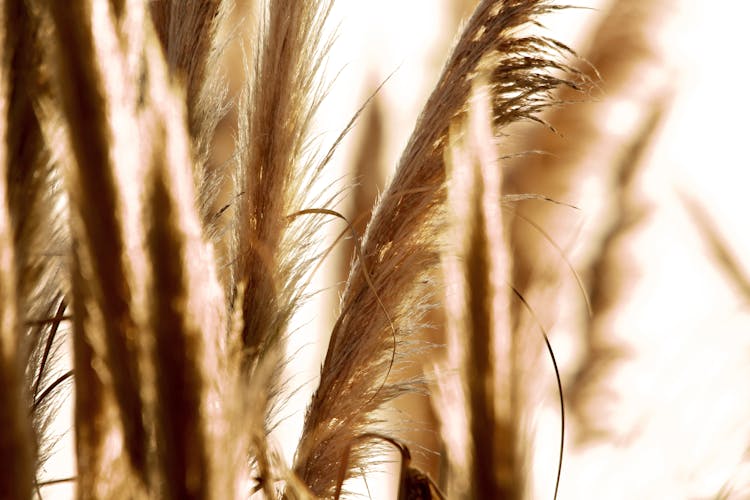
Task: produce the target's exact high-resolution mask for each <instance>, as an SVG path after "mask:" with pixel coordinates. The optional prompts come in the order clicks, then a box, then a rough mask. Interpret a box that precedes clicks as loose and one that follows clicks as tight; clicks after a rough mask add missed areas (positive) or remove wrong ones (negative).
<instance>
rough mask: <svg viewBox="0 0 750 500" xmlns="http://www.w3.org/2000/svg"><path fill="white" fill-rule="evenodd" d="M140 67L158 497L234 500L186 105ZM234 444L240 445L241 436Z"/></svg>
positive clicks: (209, 256)
mask: <svg viewBox="0 0 750 500" xmlns="http://www.w3.org/2000/svg"><path fill="white" fill-rule="evenodd" d="M146 61H147V63H148V68H149V71H148V74H149V81H148V84H149V85H148V87H147V88H148V93H147V95H146V102H147V103H148V105H149V108H148V109H149V111H148V112H146V113H144V117H143V123H144V126H145V128H146V130H148V132H146V133H145V134H144V137H148V138H149V143H148V144H149V147H150V149H151V168H150V171H149V175H148V177H147V178H148V183H147V185H148V186H149V188H148V189H147V193H146V199H147V201H146V206H145V212H146V214H148V216H147V217H146V219H147V220H149V221H151V224H150V227H149V228H148V234H147V238H146V247H147V257H148V260H149V264H150V269H151V272H150V276H151V279H150V281H149V283H148V285H147V287H148V291H147V296H148V305H149V306H148V308H149V314H148V323H149V328H148V331H149V332H150V339H151V353H152V362H153V369H154V377H155V378H154V384H155V387H154V394H155V397H154V399H153V406H154V420H155V422H154V425H155V433H156V456H157V460H158V463H159V476H160V480H159V484H160V485H161V489H160V496H161V497H164V498H206V497H217V498H221V497H226V496H230V492H231V491H232V488H233V487H234V485H235V483H236V481H237V479H238V478H237V475H236V473H237V471H238V470H242V467H241V466H238V464H235V463H233V461H232V459H235V460H237V461H240V460H241V457H240V456H237V455H235V454H233V453H232V449H233V447H232V446H231V445H230V446H227V444H228V443H229V441H228V440H229V438H228V437H226V436H222V432H223V429H222V428H226V426H227V423H228V414H227V412H225V411H223V409H221V408H219V409H217V408H213V409H212V408H211V406H212V404H213V405H215V402H216V401H220V400H222V399H224V398H231V397H233V396H234V395H235V394H234V390H236V388H235V387H234V386H233V384H232V381H233V379H232V378H231V376H230V377H227V379H226V380H216V379H212V378H213V377H217V376H218V375H219V374H223V375H230V374H228V373H227V372H226V370H223V369H222V368H224V367H223V366H220V365H221V363H220V361H219V358H220V352H222V351H223V352H226V351H224V350H223V346H225V344H226V342H225V335H226V333H227V318H226V314H227V310H226V300H225V297H224V293H223V290H222V288H221V286H220V285H219V282H218V279H217V275H216V269H215V261H214V257H213V253H212V248H211V246H210V244H208V243H207V242H205V241H204V235H203V231H202V228H201V223H200V217H199V213H198V208H197V206H196V202H197V200H196V197H195V195H194V186H193V178H192V176H191V174H190V172H191V170H190V168H189V166H190V165H191V157H190V154H191V151H190V139H189V137H190V136H189V133H188V130H187V129H186V126H185V123H186V120H185V114H184V105H183V103H182V102H181V99H180V97H179V95H178V94H177V93H176V92H174V90H173V89H172V88H171V87H170V85H169V84H168V81H167V74H166V71H165V69H166V67H165V64H164V61H163V60H162V59H161V57H157V55H156V52H155V51H154V48H153V45H147V49H146ZM186 167H187V168H186ZM212 402H213V403H212ZM227 406H229V405H227ZM233 439H236V440H237V441H238V442H244V440H243V439H242V437H241V436H235V437H234V438H233Z"/></svg>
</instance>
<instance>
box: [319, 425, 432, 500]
mask: <svg viewBox="0 0 750 500" xmlns="http://www.w3.org/2000/svg"><path fill="white" fill-rule="evenodd" d="M374 440H380V441H385V442H387V443H389V444H391V445H393V446H394V447H395V448H396V449H397V450H398V452H399V454H400V455H401V467H400V470H399V478H398V496H397V498H398V500H430V499H432V498H435V499H441V500H443V499H444V498H445V496H444V495H443V493H442V492H441V491H440V489H439V488H438V487H437V485H436V484H435V482H434V481H433V480H432V479H431V478H430V477H429V476H427V475H426V474H424V473H423V472H422V471H420V470H419V469H417V468H416V467H413V466H412V465H411V452H410V451H409V448H408V447H407V446H406V445H405V444H403V443H400V442H398V441H397V440H395V439H393V438H391V437H388V436H383V435H381V434H375V433H365V434H362V435H361V436H357V439H356V440H355V441H354V442H352V443H351V444H350V446H349V447H347V449H346V451H345V452H344V458H343V460H342V463H341V469H339V477H338V481H337V482H336V491H335V493H334V496H333V497H334V499H336V500H339V498H340V496H341V490H342V487H343V485H344V476H345V475H346V469H347V468H348V466H349V453H350V452H351V449H352V447H353V446H355V445H356V444H357V443H359V442H363V441H364V442H367V441H374Z"/></svg>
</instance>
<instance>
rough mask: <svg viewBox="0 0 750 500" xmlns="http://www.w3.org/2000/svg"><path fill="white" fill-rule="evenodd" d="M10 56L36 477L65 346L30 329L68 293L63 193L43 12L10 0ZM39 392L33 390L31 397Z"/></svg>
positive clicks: (11, 165)
mask: <svg viewBox="0 0 750 500" xmlns="http://www.w3.org/2000/svg"><path fill="white" fill-rule="evenodd" d="M2 8H3V14H4V19H5V23H4V25H3V29H4V33H5V38H4V48H5V54H6V56H5V57H6V58H5V61H4V71H6V72H7V78H8V79H7V86H8V87H7V92H8V94H7V98H8V101H7V102H8V107H7V109H6V112H7V114H6V115H4V116H3V118H2V119H3V120H6V127H7V137H6V146H7V149H6V151H7V157H6V160H7V161H6V164H7V169H6V171H5V177H4V178H3V179H2V182H4V183H5V186H6V195H7V209H8V215H9V223H10V225H11V226H10V228H11V229H10V230H11V233H10V234H9V237H12V239H13V243H12V245H13V248H14V259H15V262H14V266H15V274H16V276H17V277H18V280H17V284H18V289H17V292H16V301H17V306H18V310H19V311H20V313H19V314H20V316H19V318H18V321H19V326H20V327H21V328H22V330H21V331H22V332H23V333H24V335H22V341H21V344H22V345H21V347H20V349H19V351H18V354H19V355H24V356H26V357H27V358H26V359H24V360H21V361H22V362H23V363H24V364H25V366H26V387H27V390H26V395H27V397H28V402H27V406H28V407H29V408H30V412H31V420H32V424H33V427H34V436H35V437H36V439H37V442H38V446H39V450H38V454H37V457H36V462H37V470H39V469H41V467H42V466H43V465H44V462H45V461H46V459H47V458H48V456H49V453H50V451H51V450H50V446H49V444H50V442H51V441H53V438H52V436H51V435H50V429H49V423H50V422H51V421H52V420H53V419H54V417H55V413H56V412H55V410H56V406H55V405H54V404H51V403H52V400H53V399H54V398H50V397H45V398H44V399H43V400H40V401H39V402H38V403H36V402H35V399H36V396H37V395H38V394H39V393H40V391H39V387H40V386H44V387H46V386H47V384H51V383H53V380H54V379H53V370H52V369H51V367H52V365H53V363H54V361H55V360H56V359H57V356H56V355H57V353H58V349H59V347H60V343H61V342H60V340H61V338H62V337H63V335H57V329H54V328H53V327H52V325H51V324H50V323H47V324H36V325H31V324H30V323H29V322H30V321H32V320H36V319H39V318H47V317H49V316H50V315H53V314H54V310H55V308H57V303H58V302H59V293H60V289H61V287H62V284H61V283H60V279H59V276H58V274H59V273H58V270H59V269H58V268H59V260H55V259H50V258H49V257H47V256H46V255H47V254H49V253H52V252H56V251H57V252H60V250H61V249H62V248H63V246H64V245H63V241H64V239H65V237H64V230H63V227H62V226H63V221H64V217H63V215H64V214H63V213H61V210H60V208H59V207H60V205H61V203H60V195H61V189H60V187H59V183H58V182H57V174H56V172H55V171H54V170H53V168H52V162H51V158H50V154H49V151H48V150H47V147H46V145H45V143H44V138H43V135H42V129H41V125H40V123H39V120H38V118H37V115H36V113H35V110H34V107H35V105H37V104H38V101H39V100H40V99H42V98H45V97H47V98H48V97H49V93H50V92H49V91H50V88H49V75H48V74H47V73H48V72H47V68H46V67H45V66H44V61H43V54H42V44H43V42H44V37H43V35H42V32H43V29H42V22H41V16H40V5H39V4H38V2H34V1H21V0H9V1H7V2H4V4H3V7H2ZM32 387H34V389H32Z"/></svg>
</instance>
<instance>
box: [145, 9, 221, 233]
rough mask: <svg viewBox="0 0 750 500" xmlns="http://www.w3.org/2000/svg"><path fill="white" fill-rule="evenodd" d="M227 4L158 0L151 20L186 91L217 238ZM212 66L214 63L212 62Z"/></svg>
mask: <svg viewBox="0 0 750 500" xmlns="http://www.w3.org/2000/svg"><path fill="white" fill-rule="evenodd" d="M230 3H231V2H227V1H225V0H187V1H184V0H179V1H175V0H152V1H150V2H149V6H150V12H151V17H152V19H153V22H154V26H155V28H156V32H157V34H158V37H159V41H160V42H161V45H162V48H163V49H164V54H165V58H166V60H167V65H168V67H169V70H170V72H171V74H173V75H174V76H175V78H176V80H177V81H179V82H180V83H181V84H182V86H183V87H184V88H185V92H186V93H185V99H186V103H187V121H188V130H189V132H190V137H191V139H192V148H193V157H194V162H193V163H194V172H193V173H194V177H195V182H196V186H197V189H198V196H199V207H200V211H201V218H202V222H203V224H204V227H205V229H206V231H208V232H209V236H211V237H212V238H213V237H215V236H216V232H217V231H218V228H216V227H214V225H215V215H216V214H215V212H216V210H217V207H216V206H215V205H216V198H217V196H218V193H219V191H220V189H221V180H222V177H223V175H224V173H223V172H221V171H216V170H215V169H213V168H212V167H211V165H210V164H209V155H210V149H211V146H212V143H213V140H214V134H215V132H216V128H217V126H218V124H219V121H220V120H221V119H222V118H223V117H224V115H225V113H226V111H227V105H226V103H225V101H226V85H225V83H226V82H225V81H224V78H223V77H222V75H221V73H220V66H221V65H219V64H216V61H218V59H219V58H220V57H221V55H220V54H221V51H222V47H221V46H220V45H219V44H218V37H217V33H218V31H219V28H220V26H221V24H222V23H223V22H224V21H225V20H226V19H227V18H228V10H229V7H230ZM209 63H211V64H209Z"/></svg>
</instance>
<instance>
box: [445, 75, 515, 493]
mask: <svg viewBox="0 0 750 500" xmlns="http://www.w3.org/2000/svg"><path fill="white" fill-rule="evenodd" d="M477 85H478V87H477V90H476V91H475V92H474V93H473V95H472V103H471V108H470V110H469V116H468V118H467V119H466V121H467V123H466V125H464V126H463V128H461V124H460V123H456V124H455V127H454V128H452V129H451V136H450V137H451V141H452V142H453V143H454V145H453V146H452V147H451V150H450V152H447V153H446V154H449V155H450V163H449V165H450V181H449V186H450V187H449V190H448V197H449V201H450V206H451V210H450V213H451V223H450V235H451V236H450V238H449V241H453V242H455V248H449V249H448V250H447V257H446V259H445V260H446V264H445V269H446V283H448V284H449V285H448V288H447V298H446V303H447V318H448V321H447V332H448V357H449V360H450V361H449V364H450V366H451V367H458V368H459V373H460V379H461V384H460V385H461V389H460V390H459V392H460V393H462V395H463V397H462V398H461V399H463V400H462V401H460V402H459V404H456V402H455V401H454V403H453V404H454V406H456V409H454V410H453V412H460V411H462V410H463V411H465V415H459V416H458V419H456V420H457V421H452V419H451V418H450V415H451V413H453V412H449V413H440V414H441V415H444V416H446V417H447V418H445V419H444V420H443V421H442V422H441V428H442V433H443V435H448V434H451V435H452V436H453V438H451V439H448V440H447V453H446V455H447V457H449V460H450V461H451V462H452V463H451V467H450V469H449V470H450V471H451V476H450V477H449V481H450V482H449V492H450V494H451V497H454V498H508V499H516V498H520V493H521V491H522V484H523V477H522V475H521V471H520V468H519V466H518V459H517V454H518V452H517V444H518V443H517V439H518V435H517V429H516V427H517V425H518V424H517V422H518V415H516V414H515V411H516V410H515V408H514V390H515V388H514V380H515V377H514V373H513V369H512V367H513V358H512V357H513V338H512V336H511V328H510V314H509V311H510V305H509V304H510V297H509V288H508V287H507V286H506V285H505V280H506V279H507V277H508V276H509V275H510V266H511V260H510V256H509V252H508V249H507V247H506V244H505V241H504V239H503V234H502V228H503V221H502V212H501V210H500V199H499V198H500V197H499V193H500V192H501V191H500V189H501V187H500V183H501V180H500V169H499V166H498V163H497V159H496V158H497V156H498V155H497V150H496V148H495V146H494V139H493V134H492V128H491V115H490V111H489V92H490V90H489V88H488V87H487V86H481V83H478V84H477ZM459 137H460V139H459ZM445 392H447V391H446V390H444V391H443V393H445ZM446 403H448V401H447V400H446V399H445V398H440V399H438V400H437V405H438V406H442V405H443V404H446ZM461 422H466V426H461ZM455 447H460V448H462V449H455Z"/></svg>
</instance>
